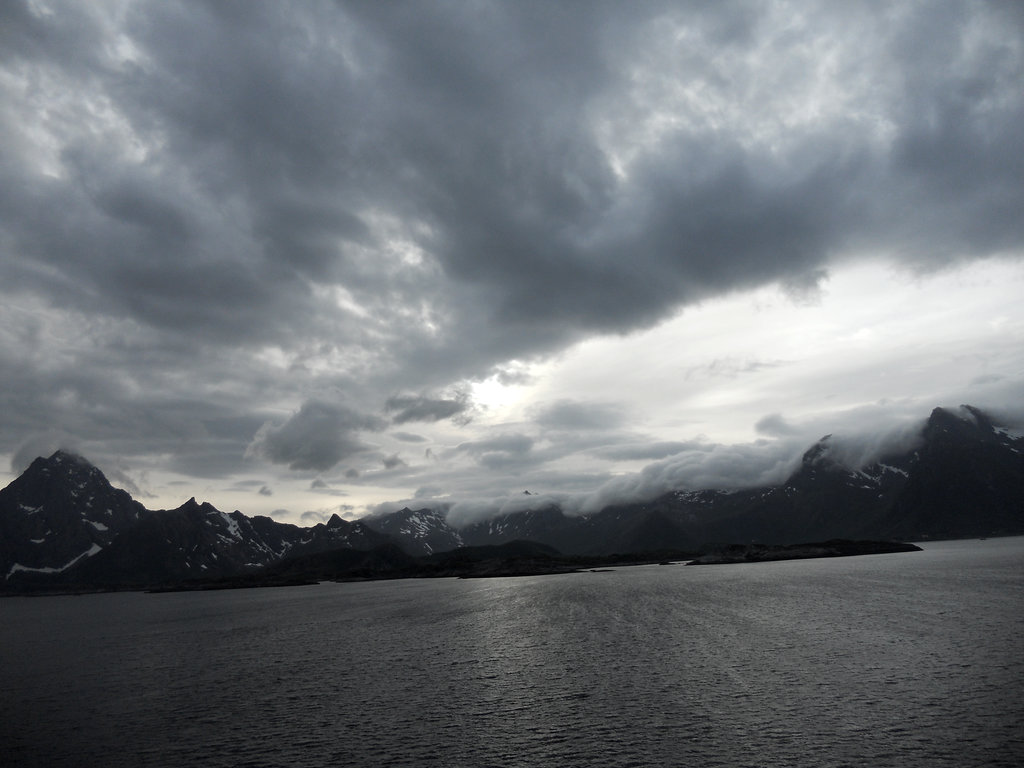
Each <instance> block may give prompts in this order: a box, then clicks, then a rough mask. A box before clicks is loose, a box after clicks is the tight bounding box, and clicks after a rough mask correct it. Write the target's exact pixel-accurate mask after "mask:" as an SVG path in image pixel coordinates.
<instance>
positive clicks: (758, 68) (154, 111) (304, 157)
mask: <svg viewBox="0 0 1024 768" xmlns="http://www.w3.org/2000/svg"><path fill="white" fill-rule="evenodd" d="M47 5H49V4H46V3H42V4H29V3H25V2H17V1H16V0H12V2H8V3H4V4H3V5H2V10H0V14H2V15H3V18H2V20H0V67H2V68H3V75H4V77H3V79H2V80H0V83H2V85H0V88H2V89H3V90H2V91H0V131H2V132H3V135H4V136H5V141H4V142H3V143H2V145H0V286H2V288H0V291H2V292H3V294H4V297H5V303H6V304H8V305H9V307H13V308H14V309H9V310H7V311H8V312H13V311H15V310H16V309H18V308H22V309H23V310H24V312H25V313H26V314H27V315H32V316H33V317H34V316H37V315H38V316H45V317H46V318H48V323H49V324H42V325H37V326H32V323H29V322H28V321H24V325H23V326H22V325H18V326H17V328H18V332H17V334H15V333H14V332H8V335H0V366H2V367H0V371H2V372H3V374H4V380H5V387H4V391H3V394H2V395H0V414H2V416H0V428H2V429H0V434H2V435H3V437H2V438H0V442H2V445H0V449H3V450H6V451H9V452H13V451H14V450H15V449H16V448H17V446H18V445H20V444H21V443H23V442H24V441H25V440H27V439H29V438H31V437H32V436H33V435H38V434H43V433H45V432H46V431H47V430H50V429H55V428H57V427H58V426H60V427H61V428H62V429H65V430H66V431H67V432H68V434H69V435H70V436H72V437H79V438H85V437H88V438H89V439H90V440H93V441H95V442H96V444H97V445H99V444H100V443H102V444H103V445H106V446H107V449H108V450H111V451H113V452H115V453H117V452H122V451H123V452H125V453H126V454H127V446H128V445H129V444H131V445H132V449H133V450H135V451H136V454H135V455H146V454H153V455H155V454H157V453H165V454H175V458H174V460H173V462H172V463H173V464H174V466H173V468H174V469H177V470H179V471H183V472H184V471H187V472H198V473H201V474H206V475H211V474H217V473H222V474H227V473H230V472H231V471H235V470H237V469H238V467H239V466H241V465H242V463H243V459H242V456H243V453H244V450H245V446H246V445H247V444H248V443H249V442H250V441H251V440H252V438H253V434H254V433H256V431H257V429H258V428H259V425H260V424H263V423H264V422H265V421H266V418H267V415H266V414H267V413H268V412H269V411H270V409H271V408H272V407H276V404H277V403H280V402H287V401H288V400H291V401H293V402H294V401H296V400H297V399H299V400H301V399H306V400H307V401H308V402H307V404H306V405H304V406H303V407H302V409H300V411H299V412H298V413H296V414H295V415H294V416H293V417H292V418H291V419H289V420H288V421H286V422H285V423H283V424H280V425H265V426H263V427H262V429H260V431H259V434H258V435H257V437H256V438H255V441H254V442H253V443H252V451H251V454H250V455H258V456H261V457H263V458H265V459H267V460H269V461H271V462H273V463H278V464H283V465H287V466H289V467H291V468H293V469H301V470H310V469H313V470H322V469H326V468H328V467H332V466H334V465H336V464H337V463H338V462H339V461H341V460H343V459H346V458H349V457H351V456H354V455H355V454H357V453H359V452H361V451H363V450H364V449H365V447H366V446H364V445H363V444H362V442H361V441H360V439H359V437H358V435H359V433H360V432H362V431H367V430H370V431H372V430H379V429H382V428H383V427H382V423H381V422H380V421H378V420H376V419H375V418H373V417H368V416H364V415H360V414H368V413H371V412H374V411H378V410H379V409H380V407H381V403H380V401H379V397H380V394H379V393H382V392H383V393H387V392H403V391H408V390H409V388H410V387H415V388H416V389H417V390H418V391H423V392H443V391H445V388H446V387H451V386H452V385H453V384H456V383H458V382H460V381H462V380H464V379H467V378H470V379H473V378H476V379H479V378H481V377H484V376H486V375H488V374H493V375H496V376H497V377H498V379H499V380H501V381H505V382H506V383H510V382H513V381H515V380H517V377H518V380H520V381H521V377H522V376H524V375H525V374H522V373H517V369H516V367H515V366H514V365H509V361H511V360H531V359H535V358H536V357H537V356H538V355H543V354H546V353H551V352H555V351H558V350H560V349H562V348H564V347H565V346H566V345H567V344H569V343H572V342H574V341H578V340H580V339H583V338H585V337H587V336H589V335H592V334H595V333H625V332H629V331H631V330H635V329H639V328H644V327H649V326H651V325H653V324H655V323H657V322H658V321H660V320H662V319H664V318H665V317H667V316H669V315H670V314H672V313H673V312H676V311H677V310H678V309H679V308H680V307H681V306H684V305H687V304H690V303H693V302H696V301H699V300H701V299H704V298H707V297H711V296H715V295H720V294H723V293H728V292H731V291H734V290H737V289H741V288H745V287H750V286H755V285H760V284H763V283H770V282H779V283H781V284H783V285H784V286H786V288H787V290H789V291H790V292H791V294H792V295H793V296H796V297H802V298H803V299H813V297H814V295H815V291H816V289H817V287H818V286H819V284H820V283H821V281H822V280H823V279H824V276H825V274H826V273H827V269H828V268H829V266H831V265H833V264H835V263H837V262H838V261H840V260H842V259H844V258H852V257H854V256H856V255H858V254H859V253H862V252H863V253H870V254H881V255H883V256H886V257H888V258H891V259H894V260H897V261H899V262H901V263H906V264H909V265H911V266H912V267H914V268H915V269H927V268H931V267H933V266H937V265H941V264H945V263H949V262H951V261H953V260H957V259H970V258H979V257H984V256H988V255H990V254H993V253H998V252H1004V251H1014V250H1018V249H1020V247H1021V245H1022V244H1024V217H1021V216H1020V211H1021V210H1024V185H1022V183H1021V179H1022V178H1024V151H1022V148H1024V93H1022V91H1021V89H1020V83H1021V82H1022V81H1024V51H1022V47H1021V44H1020V41H1021V39H1022V37H1024V24H1022V20H1021V19H1022V17H1021V14H1020V12H1019V11H1015V10H1014V8H1013V7H1011V6H1008V5H1006V4H999V3H988V4H968V3H962V2H954V1H952V0H951V1H950V2H940V3H934V4H927V5H901V6H899V7H898V8H893V9H890V10H888V11H886V12H885V13H882V12H881V11H880V10H879V9H878V8H876V7H875V6H874V5H873V4H871V3H844V4H841V5H839V4H832V3H800V4H798V5H797V6H796V7H788V6H786V5H785V4H782V5H776V4H762V3H753V2H724V3H713V4H710V3H703V2H693V3H691V2H641V3H629V4H624V3H588V4H586V5H576V4H571V3H548V2H504V3H501V2H484V3H475V2H474V3H469V2H465V3H464V2H453V3H446V4H432V5H430V6H423V5H420V4H411V3H409V4H405V3H363V2H339V3H307V4H302V5H290V4H289V5H285V4H281V3H276V2H251V3H244V4H230V3H209V4H206V3H177V2H139V3H133V4H128V5H127V6H125V7H124V8H120V7H118V6H115V5H107V4H78V3H60V2H57V3H53V4H52V12H42V11H40V10H39V9H40V8H42V7H44V6H47ZM797 9H798V10H799V13H797V12H796V11H797ZM694 94H697V96H694ZM23 320H24V318H23V319H22V320H19V321H18V322H19V323H22V321H23ZM5 322H6V316H5ZM30 326H32V327H30ZM85 327H87V328H88V333H87V334H83V335H85V336H87V338H88V340H89V346H88V354H85V353H80V354H74V353H73V352H72V350H74V349H75V348H76V346H80V339H78V338H75V333H73V332H72V331H77V330H78V329H80V328H85ZM22 329H23V330H24V333H22ZM69 329H70V330H69ZM19 334H20V335H19ZM33 343H34V344H41V345H43V346H44V347H45V349H46V350H47V352H46V354H44V355H43V356H42V357H33V356H32V355H30V354H27V353H26V351H25V350H26V349H28V348H29V345H30V344H33ZM147 350H158V351H159V354H157V353H153V352H147ZM58 353H59V354H58ZM275 355H276V356H275ZM278 358H281V359H278ZM9 372H10V374H11V375H10V376H9V377H8V375H7V374H8V373H9ZM224 382H229V383H230V386H223V383H224ZM420 388H422V389H420ZM290 390H292V391H290ZM321 391H345V392H346V395H347V397H348V398H350V399H349V400H347V402H352V403H354V404H357V405H354V406H353V407H354V408H358V412H357V411H356V410H348V409H346V408H340V407H337V406H331V405H327V404H325V403H322V402H318V401H313V400H311V399H310V398H313V397H314V393H316V392H321ZM189 403H191V405H193V406H194V409H193V408H185V407H184V406H185V405H186V404H189ZM51 406H56V407H51ZM384 406H385V409H386V412H387V413H389V414H391V420H392V422H393V423H394V424H403V423H411V422H426V423H430V422H436V421H440V420H443V419H451V418H456V419H457V418H459V417H464V416H465V415H466V414H467V412H468V409H469V403H468V401H467V400H466V399H463V398H460V397H454V398H445V397H440V398H432V397H426V396H411V395H410V396H406V395H402V396H396V397H392V398H391V399H390V400H388V401H387V402H386V403H385V404H384ZM601 408H602V407H601V406H596V407H595V406H585V405H582V404H580V405H573V404H563V405H561V406H552V407H551V408H549V409H548V410H547V411H545V412H542V413H541V414H540V418H541V419H546V420H547V425H548V426H549V427H551V428H564V429H589V430H596V429H602V428H611V427H615V426H616V424H617V422H616V418H619V417H617V415H616V413H615V412H614V409H612V410H606V411H604V412H602V411H601ZM196 412H201V413H203V414H204V416H203V418H197V417H196V416H195V413H196ZM65 419H66V421H65ZM166 430H170V432H168V431H166ZM169 434H173V440H172V439H171V437H168V436H167V435H169ZM140 436H143V437H140ZM399 439H401V438H399ZM118 441H120V442H118ZM132 441H141V443H142V444H138V443H134V444H133V443H132ZM115 446H119V447H115ZM528 449H529V447H528V448H527V450H528ZM466 450H467V451H469V449H466ZM215 454H219V455H221V458H220V459H214V455H215ZM472 455H474V456H479V457H480V459H481V460H483V457H484V456H488V455H489V456H491V459H489V460H490V461H496V462H500V461H506V460H511V459H513V458H517V457H520V458H521V457H522V456H523V455H524V452H523V451H519V452H517V451H515V450H511V451H510V450H508V449H495V450H492V451H491V452H490V453H481V452H472Z"/></svg>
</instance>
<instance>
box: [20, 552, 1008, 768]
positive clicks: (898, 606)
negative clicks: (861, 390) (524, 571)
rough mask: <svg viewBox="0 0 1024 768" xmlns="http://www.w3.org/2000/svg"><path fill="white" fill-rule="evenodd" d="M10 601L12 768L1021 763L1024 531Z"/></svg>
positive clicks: (961, 764) (975, 764) (946, 764)
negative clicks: (908, 549) (893, 545)
mask: <svg viewBox="0 0 1024 768" xmlns="http://www.w3.org/2000/svg"><path fill="white" fill-rule="evenodd" d="M923 546H924V547H925V551H923V552H917V553H909V554H895V555H873V556H865V557H853V558H841V559H822V560H806V561H788V562H776V563H762V564H746V565H722V566H700V567H685V566H682V565H662V566H644V567H632V568H621V569H615V570H611V571H604V572H585V573H578V574H568V575H560V576H542V577H521V578H496V579H476V580H457V579H417V580H403V581H380V582H366V583H348V584H321V585H319V586H310V587H292V588H278V589H255V590H233V591H221V592H202V593H172V594H154V595H150V594H141V593H123V594H104V595H87V596H81V597H70V596H69V597H38V598H7V599H4V600H0V652H2V658H0V664H2V668H0V764H2V765H5V766H182V765H202V766H341V765H351V766H378V765H379V766H474V767H476V766H672V765H679V766H684V765H685V766H690V765H701V766H704V767H707V766H783V765H785V766H816V767H817V766H868V765H870V766H929V767H933V766H957V768H960V767H962V766H1020V765H1024V686H1022V683H1024V539H1022V538H1012V539H990V540H986V541H959V542H937V543H931V544H924V545H923Z"/></svg>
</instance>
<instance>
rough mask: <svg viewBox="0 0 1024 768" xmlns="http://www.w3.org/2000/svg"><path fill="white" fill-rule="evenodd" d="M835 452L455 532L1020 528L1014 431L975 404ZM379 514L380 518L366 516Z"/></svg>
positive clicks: (676, 534) (663, 542)
mask: <svg viewBox="0 0 1024 768" xmlns="http://www.w3.org/2000/svg"><path fill="white" fill-rule="evenodd" d="M839 453H840V451H839V450H838V449H837V445H836V441H835V439H834V438H833V437H832V436H830V435H827V436H825V437H823V438H822V439H821V440H819V441H818V442H817V443H815V444H814V445H813V446H811V447H810V448H809V449H808V450H807V451H806V452H805V453H804V456H803V458H802V461H801V463H800V465H799V466H798V467H797V469H796V470H795V471H794V472H793V474H792V475H791V476H790V477H789V478H788V479H787V480H786V481H785V482H784V483H782V484H780V485H777V486H769V487H764V488H755V489H748V490H742V491H729V492H726V491H721V490H714V489H704V490H686V489H684V490H677V491H671V492H669V493H666V494H663V495H662V496H660V497H659V498H656V499H653V500H651V501H648V502H643V503H637V504H619V505H612V506H609V507H606V508H604V509H602V510H600V511H599V512H597V513H594V514H591V515H587V516H568V515H565V514H564V513H563V512H562V511H561V510H560V509H559V508H558V507H556V506H552V505H547V506H545V507H542V508H538V509H533V510H527V511H523V512H516V513H511V514H505V515H499V516H497V517H495V518H491V519H488V520H484V521H479V522H476V523H473V524H471V525H468V526H465V527H463V528H460V529H457V531H456V532H457V533H458V534H459V536H460V537H461V539H462V540H463V542H464V543H465V544H467V545H478V546H479V545H485V544H499V543H502V542H507V541H513V540H516V539H527V540H531V541H538V542H544V543H546V544H549V545H551V546H554V547H556V548H558V549H559V550H560V551H562V552H564V553H568V554H608V553H613V552H638V551H647V550H655V549H678V550H689V551H693V550H695V549H699V548H705V549H706V548H708V547H710V546H713V545H717V544H723V543H730V542H732V543H750V542H762V543H770V544H779V545H785V544H796V543H800V542H806V541H824V540H828V539H837V538H840V539H842V538H845V539H889V538H899V539H905V540H914V541H917V540H923V539H929V538H931V539H939V538H956V537H970V536H999V535H1010V534H1024V439H1022V438H1021V437H1019V436H1017V435H1015V434H1014V433H1012V432H1011V431H1010V430H1007V429H1005V428H1003V427H1000V426H998V425H996V424H995V423H994V422H993V421H992V419H991V418H990V417H988V416H987V415H986V414H984V413H983V412H981V411H980V410H978V409H977V408H973V407H970V406H962V407H961V408H959V409H954V410H947V409H942V408H936V409H935V410H934V411H933V412H932V414H931V416H930V417H929V418H928V420H927V422H926V424H925V425H924V428H923V432H922V435H921V440H920V443H919V445H918V446H917V447H916V448H915V449H912V450H907V451H904V452H898V453H893V454H891V455H887V456H883V457H881V458H880V459H878V460H877V461H875V462H873V463H872V464H870V465H868V466H864V467H859V468H850V467H848V466H846V465H845V464H844V463H843V462H842V461H841V460H840V459H839V458H838V455H839ZM422 512H424V511H421V513H422ZM386 523H387V518H386V517H385V518H383V519H381V518H376V519H374V520H373V521H372V524H373V525H374V526H378V527H382V526H383V525H385V524H386ZM395 535H396V538H398V540H399V541H400V542H404V539H403V537H402V534H401V533H400V532H395Z"/></svg>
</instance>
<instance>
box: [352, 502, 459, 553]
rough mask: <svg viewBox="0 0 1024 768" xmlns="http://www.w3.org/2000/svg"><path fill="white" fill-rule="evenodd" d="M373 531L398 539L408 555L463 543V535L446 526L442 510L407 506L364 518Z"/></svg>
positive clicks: (442, 549)
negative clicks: (385, 513)
mask: <svg viewBox="0 0 1024 768" xmlns="http://www.w3.org/2000/svg"><path fill="white" fill-rule="evenodd" d="M364 522H365V523H366V524H367V525H369V526H372V527H373V528H374V529H375V530H377V531H380V532H381V533H383V534H386V535H388V536H391V537H392V538H393V539H395V540H396V541H398V542H400V543H401V545H402V547H403V549H405V551H406V552H408V553H409V554H411V555H429V554H432V553H434V552H445V551H448V550H452V549H456V548H458V547H461V546H464V545H465V543H466V542H465V540H464V539H463V537H462V534H461V533H459V532H458V531H457V530H455V529H454V528H452V527H451V526H450V525H448V521H447V520H445V516H444V512H442V511H440V510H436V509H416V510H412V509H409V508H408V507H405V508H404V509H400V510H398V511H397V512H392V513H390V514H387V515H380V516H376V517H369V518H365V519H364Z"/></svg>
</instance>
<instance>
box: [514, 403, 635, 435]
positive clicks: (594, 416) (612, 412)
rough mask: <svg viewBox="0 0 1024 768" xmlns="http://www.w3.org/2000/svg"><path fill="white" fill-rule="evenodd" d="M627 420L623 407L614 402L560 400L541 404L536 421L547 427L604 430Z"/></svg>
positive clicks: (535, 417)
mask: <svg viewBox="0 0 1024 768" xmlns="http://www.w3.org/2000/svg"><path fill="white" fill-rule="evenodd" d="M624 420H625V414H624V412H623V408H622V406H620V405H617V404H614V403H579V402H574V401H572V400H559V401H557V402H555V403H551V404H549V405H545V406H541V407H540V408H538V409H537V410H536V412H535V414H534V421H536V422H537V424H538V425H540V426H541V427H543V428H545V429H556V430H580V429H582V430H604V429H614V428H616V427H619V426H621V424H622V423H623V421H624Z"/></svg>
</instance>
